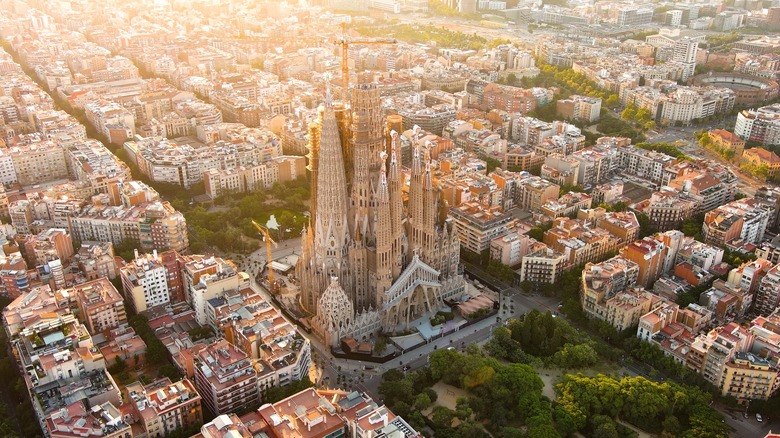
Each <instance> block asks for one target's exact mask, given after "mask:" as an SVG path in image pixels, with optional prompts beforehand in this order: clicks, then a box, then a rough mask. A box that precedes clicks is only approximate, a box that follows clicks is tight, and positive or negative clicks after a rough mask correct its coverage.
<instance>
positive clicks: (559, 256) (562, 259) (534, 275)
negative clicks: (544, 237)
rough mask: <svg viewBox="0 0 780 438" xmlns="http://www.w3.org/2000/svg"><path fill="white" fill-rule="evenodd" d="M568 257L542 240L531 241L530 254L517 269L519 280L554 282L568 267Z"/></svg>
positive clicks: (516, 273)
mask: <svg viewBox="0 0 780 438" xmlns="http://www.w3.org/2000/svg"><path fill="white" fill-rule="evenodd" d="M567 260H568V257H567V256H566V255H565V254H563V253H561V252H559V251H555V250H554V249H552V248H549V247H547V245H545V244H544V243H541V242H531V243H530V244H529V248H528V255H526V256H525V257H523V261H522V262H521V264H520V269H518V270H517V271H515V279H516V280H517V281H518V282H521V283H522V282H524V281H529V282H531V283H547V284H553V283H555V282H556V281H557V280H558V278H559V277H560V276H561V274H563V272H564V271H565V270H566V269H568V267H569V266H568V263H567Z"/></svg>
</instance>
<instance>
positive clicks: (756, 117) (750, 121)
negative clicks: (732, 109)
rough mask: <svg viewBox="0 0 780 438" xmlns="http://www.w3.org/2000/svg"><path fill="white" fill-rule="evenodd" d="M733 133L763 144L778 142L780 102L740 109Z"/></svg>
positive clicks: (779, 137) (779, 133)
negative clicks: (755, 107) (756, 107)
mask: <svg viewBox="0 0 780 438" xmlns="http://www.w3.org/2000/svg"><path fill="white" fill-rule="evenodd" d="M734 134H736V135H738V136H739V137H740V138H742V139H743V140H746V141H754V142H757V143H761V144H762V145H765V146H769V145H776V144H780V104H773V105H768V106H764V107H761V108H758V109H746V110H742V111H740V112H739V114H737V122H736V124H735V125H734Z"/></svg>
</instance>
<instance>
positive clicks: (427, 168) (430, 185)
mask: <svg viewBox="0 0 780 438" xmlns="http://www.w3.org/2000/svg"><path fill="white" fill-rule="evenodd" d="M431 148H432V144H431V142H429V141H426V142H425V182H424V184H425V185H424V186H423V187H425V189H426V190H430V189H433V180H432V178H433V177H432V175H431V174H432V173H433V172H432V171H431Z"/></svg>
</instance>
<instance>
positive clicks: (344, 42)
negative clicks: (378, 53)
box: [336, 23, 398, 105]
mask: <svg viewBox="0 0 780 438" xmlns="http://www.w3.org/2000/svg"><path fill="white" fill-rule="evenodd" d="M397 42H398V41H396V40H395V39H391V38H387V39H371V40H366V39H347V23H341V39H339V40H336V44H338V45H340V46H341V76H342V83H341V86H342V89H341V99H342V101H343V102H344V104H345V105H346V103H347V99H349V45H350V44H395V43H397Z"/></svg>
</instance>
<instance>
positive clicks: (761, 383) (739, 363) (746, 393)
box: [719, 352, 780, 400]
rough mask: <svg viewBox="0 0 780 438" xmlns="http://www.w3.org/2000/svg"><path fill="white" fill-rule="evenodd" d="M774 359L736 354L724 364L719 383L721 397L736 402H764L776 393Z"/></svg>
mask: <svg viewBox="0 0 780 438" xmlns="http://www.w3.org/2000/svg"><path fill="white" fill-rule="evenodd" d="M779 385H780V382H778V369H777V362H776V360H775V359H767V358H762V357H759V356H756V355H755V354H752V353H743V352H737V353H735V354H734V356H733V357H732V358H731V360H729V361H728V362H726V364H725V366H724V369H723V377H722V379H721V382H720V385H719V387H720V390H721V395H722V396H724V397H734V398H736V399H737V400H766V399H768V398H769V397H771V396H773V395H774V394H775V393H776V392H777V388H778V386H779Z"/></svg>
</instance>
